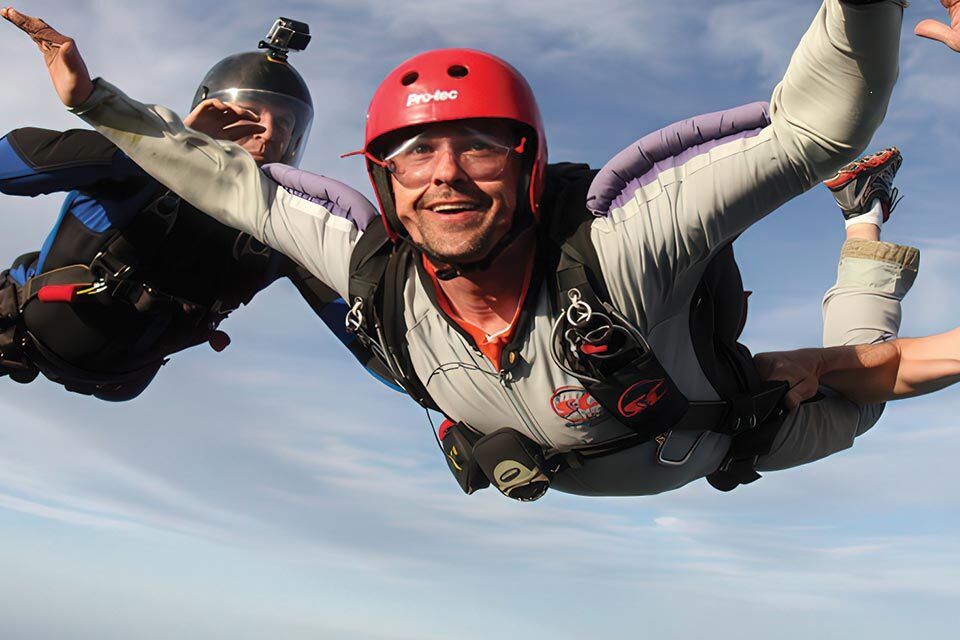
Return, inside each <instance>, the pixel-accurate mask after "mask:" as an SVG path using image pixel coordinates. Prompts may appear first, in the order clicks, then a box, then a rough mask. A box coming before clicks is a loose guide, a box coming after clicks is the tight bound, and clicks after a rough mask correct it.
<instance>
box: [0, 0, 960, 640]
mask: <svg viewBox="0 0 960 640" xmlns="http://www.w3.org/2000/svg"><path fill="white" fill-rule="evenodd" d="M264 6H265V5H264V4H263V3H253V2H247V1H246V0H238V1H237V2H232V3H229V4H228V5H221V4H219V3H217V4H214V3H210V2H196V1H195V2H189V3H188V2H184V1H182V0H172V1H169V2H163V3H149V4H140V3H136V4H133V3H118V2H112V1H108V0H100V1H78V2H75V3H73V4H72V6H71V7H70V8H69V9H64V8H63V3H59V2H52V1H50V2H46V1H43V2H25V3H24V4H22V5H20V6H19V8H20V9H22V10H23V11H25V12H27V13H31V14H34V15H40V16H42V17H44V18H46V19H47V20H48V21H49V22H51V23H52V24H54V25H56V26H59V27H60V28H62V30H63V31H64V32H66V33H69V34H71V35H73V36H75V37H76V39H77V41H78V43H79V45H80V48H81V51H83V53H84V55H85V57H86V59H87V61H88V64H89V66H90V69H91V71H92V72H93V73H94V74H98V75H103V76H104V77H106V78H107V79H109V80H111V81H112V82H114V83H115V84H117V85H118V86H120V87H121V88H123V89H124V90H125V91H127V92H128V93H129V94H130V95H132V96H134V97H136V98H138V99H141V100H143V101H147V102H156V103H160V104H164V105H166V106H169V107H172V108H174V109H177V110H179V111H181V112H182V111H183V110H184V109H185V108H186V106H187V105H188V103H189V100H190V98H191V97H192V95H193V92H194V89H195V85H196V83H197V82H198V81H199V78H200V77H201V76H202V75H203V72H204V71H205V70H206V68H207V67H209V66H210V65H212V64H213V63H214V62H216V61H217V60H218V59H219V58H220V57H222V56H223V55H226V54H227V53H233V52H235V51H239V50H244V49H248V48H252V46H253V45H255V44H256V42H257V40H258V39H259V38H260V37H262V36H263V34H264V32H265V30H266V28H267V27H268V26H269V24H270V22H271V21H272V20H273V18H274V17H276V16H277V15H286V16H289V17H294V18H297V19H300V20H305V21H307V22H309V23H310V25H311V28H312V32H313V34H314V40H313V43H312V44H311V45H310V47H309V49H308V50H307V51H306V52H305V53H303V54H298V55H297V56H296V57H295V64H296V65H297V66H298V68H299V69H300V70H301V71H302V73H303V75H304V76H305V78H306V79H307V81H308V82H309V83H310V85H311V87H312V89H313V94H314V100H315V103H316V109H317V117H316V119H315V122H314V129H313V132H312V135H311V144H310V149H309V151H308V153H307V155H306V158H305V161H304V163H303V167H304V168H307V169H311V170H314V171H317V172H320V173H324V174H326V175H329V176H332V177H335V178H338V179H341V180H344V181H346V182H349V183H351V184H353V185H355V186H357V187H358V188H360V189H362V190H363V191H364V192H365V193H368V194H369V188H368V186H367V182H366V178H365V176H364V175H363V168H362V163H361V162H360V161H359V160H356V159H353V160H350V159H348V160H340V159H338V155H339V154H340V153H342V152H344V151H350V150H353V149H356V148H358V147H359V146H360V145H361V140H362V124H363V114H364V112H365V108H366V103H367V101H368V100H369V97H370V95H371V94H372V92H373V89H374V87H375V86H376V84H377V82H378V81H379V80H380V79H381V78H382V77H383V76H384V75H385V74H386V73H387V71H389V70H390V69H391V68H393V66H395V65H396V64H398V63H399V62H400V61H402V60H403V59H405V58H406V57H408V56H409V55H412V54H414V53H417V52H419V51H421V50H424V49H430V48H435V47H442V46H470V47H476V48H482V49H487V50H490V51H492V52H495V53H497V54H499V55H501V56H503V57H504V58H506V59H507V60H509V61H511V62H512V63H513V64H514V65H515V66H517V67H518V68H519V69H520V70H521V71H522V72H523V73H524V74H525V75H526V76H527V77H528V79H529V80H530V82H531V84H532V86H533V88H534V90H535V92H536V93H537V95H538V97H539V99H540V103H541V108H542V110H543V112H544V117H545V121H546V127H547V132H548V136H549V139H550V149H551V156H552V159H554V160H577V161H588V162H591V163H592V164H594V165H600V164H602V163H603V162H605V161H606V160H607V159H608V158H609V157H611V156H612V155H614V154H615V153H616V152H617V151H619V150H620V149H621V148H622V147H624V146H625V145H627V144H628V143H629V142H631V141H632V140H634V139H636V138H639V137H640V136H641V135H643V134H645V133H647V132H649V131H651V130H654V129H656V128H659V127H661V126H664V125H666V124H669V123H670V122H672V121H674V120H677V119H680V118H685V117H688V116H691V115H695V114H698V113H703V112H706V111H713V110H717V109H722V108H727V107H731V106H735V105H739V104H742V103H745V102H751V101H754V100H761V99H766V98H767V97H768V96H769V94H770V91H771V89H772V87H773V85H774V84H775V82H776V80H777V79H778V77H779V76H780V74H782V72H783V70H784V68H785V66H786V64H787V61H788V60H789V56H790V53H791V51H792V48H793V46H794V45H795V44H796V42H797V40H798V39H799V38H800V36H801V34H802V32H803V31H804V29H805V28H806V25H807V24H809V21H810V19H811V18H812V17H813V15H814V13H815V12H816V6H817V4H816V3H815V2H802V3H801V2H797V3H784V2H782V0H741V1H730V2H723V3H705V2H702V0H676V1H674V2H670V3H664V2H654V1H652V0H596V1H595V2H589V3H583V2H578V1H575V0H553V1H552V2H545V1H541V0H536V1H533V0H528V1H525V2H522V3H520V2H511V1H508V0H486V1H484V2H479V1H474V0H470V1H449V0H407V1H406V2H402V3H397V2H383V1H380V0H376V1H375V0H349V1H348V0H328V1H326V2H323V3H314V2H298V3H281V4H277V5H276V6H275V7H274V8H269V9H265V8H264ZM941 13H942V9H941V8H940V6H939V3H937V2H934V1H933V0H916V1H915V2H914V3H913V7H912V8H911V9H909V10H908V13H907V18H906V33H905V35H904V46H903V53H902V70H901V80H900V83H899V85H898V88H897V90H896V93H895V95H894V99H893V102H892V104H891V107H890V111H889V114H888V117H887V120H886V123H885V124H884V126H883V127H882V128H881V129H880V131H879V132H878V133H877V135H876V137H875V139H874V144H873V145H872V146H874V147H880V146H887V145H890V144H897V145H899V146H900V147H901V148H902V149H903V152H904V155H905V157H906V163H905V165H904V168H903V169H902V171H901V174H900V177H899V178H898V181H897V183H898V185H899V186H900V187H901V188H902V190H903V192H904V193H905V194H906V196H907V197H906V199H905V200H904V202H903V204H902V205H901V208H900V209H899V210H898V211H897V212H896V213H895V216H894V220H893V222H892V223H890V224H889V225H888V226H887V228H886V230H885V237H887V238H888V239H890V240H896V241H901V242H909V243H912V244H915V245H917V246H919V247H920V248H921V250H922V253H923V258H922V266H921V274H920V277H919V279H918V282H917V285H916V287H915V289H914V291H913V292H912V293H911V295H910V297H909V299H908V302H907V304H906V311H905V322H904V329H903V333H904V335H918V334H924V333H930V332H933V331H939V330H944V329H946V328H950V327H952V326H954V325H955V324H956V319H957V318H958V317H960V304H958V303H957V298H956V296H955V293H954V292H956V291H957V290H958V289H960V283H958V282H956V278H955V274H956V273H957V271H958V269H960V253H958V252H957V251H956V249H955V246H956V244H957V242H958V240H960V221H958V220H957V219H956V216H955V203H954V202H953V198H954V197H955V195H954V194H955V191H956V189H955V184H956V176H955V175H954V171H953V169H954V165H955V157H956V149H957V147H958V145H960V139H958V138H960V133H958V131H957V130H956V128H955V126H954V121H955V118H956V105H957V104H958V103H960V83H958V79H957V78H958V74H957V69H958V68H960V56H958V55H957V54H953V53H952V52H949V51H948V50H947V49H945V48H943V47H942V46H939V45H936V44H934V43H930V42H927V41H920V40H918V39H916V38H914V37H913V36H912V35H910V31H911V30H912V25H913V24H914V23H915V22H916V21H918V20H919V19H921V18H923V17H928V16H933V17H940V14H941ZM0 26H2V25H0ZM0 55H2V59H3V60H4V61H5V64H4V74H3V82H5V83H6V87H7V88H6V89H5V90H4V91H2V92H0V119H2V122H3V126H4V128H5V129H11V128H14V127H17V126H24V125H33V126H45V127H51V128H66V127H74V126H82V125H81V123H80V122H79V120H76V119H75V118H74V117H73V116H71V115H70V114H68V113H66V112H65V111H63V110H62V109H61V108H59V106H58V103H57V101H56V98H55V96H54V95H53V92H52V90H51V89H50V87H49V86H48V81H47V79H46V74H45V71H44V70H43V67H42V62H41V60H40V56H39V54H38V53H37V52H36V50H35V49H34V47H33V45H32V44H31V43H30V42H29V41H28V40H26V39H25V38H24V37H23V36H21V34H19V33H17V32H15V31H14V30H13V29H12V28H9V27H7V28H4V29H0ZM58 206H59V198H58V197H55V196H50V197H43V198H37V199H35V200H25V199H16V198H10V197H4V198H2V215H3V216H4V218H5V219H6V220H7V221H8V223H9V224H8V226H7V227H6V228H5V229H4V232H3V233H2V234H0V256H6V257H5V258H4V260H5V261H9V260H12V259H13V258H14V257H15V256H16V255H19V254H20V253H23V252H26V251H28V250H31V249H34V248H37V247H38V246H39V245H40V243H41V242H42V239H43V238H44V236H45V235H46V232H47V230H48V229H49V227H50V226H51V225H52V223H53V221H54V219H55V215H56V212H57V210H58ZM839 218H840V216H839V213H838V211H837V209H836V208H835V207H834V205H833V203H832V200H831V198H830V197H829V195H828V194H827V192H826V191H825V190H824V189H822V188H821V189H815V190H814V191H813V192H811V193H809V194H807V195H805V196H802V197H800V198H798V199H796V200H794V201H793V202H791V203H790V204H788V205H787V206H786V207H784V208H783V209H781V210H780V211H778V212H777V213H776V214H774V215H773V216H771V217H770V218H768V219H767V220H765V221H763V222H762V223H761V224H759V225H757V226H756V227H755V228H754V229H752V230H751V231H749V232H748V233H747V234H745V235H744V237H743V238H741V239H740V240H739V241H738V245H737V252H738V255H739V257H740V263H741V268H742V270H743V273H744V280H745V281H746V284H747V287H748V288H750V289H753V290H754V291H755V292H756V293H755V294H754V296H753V298H751V317H750V320H749V324H748V326H747V331H746V334H745V342H746V343H747V344H748V345H750V346H751V347H752V348H753V349H754V351H761V350H766V349H774V348H790V347H800V346H811V345H815V344H817V343H818V341H819V326H820V319H819V303H820V297H821V295H822V293H823V291H824V290H825V289H826V288H827V287H828V286H829V285H830V284H831V282H832V278H833V276H834V273H835V269H836V255H837V252H838V249H839V246H840V243H841V240H842V224H841V223H840V219H839ZM224 328H226V329H227V330H228V331H229V332H230V334H231V335H232V337H233V339H234V343H233V345H232V346H231V347H230V348H229V349H227V350H226V351H225V352H224V353H222V354H215V353H214V352H212V351H210V350H207V349H200V348H198V349H194V350H192V351H190V352H187V353H184V354H180V355H179V356H177V357H175V358H174V359H173V360H172V361H171V363H170V364H169V365H167V366H166V367H165V368H164V370H163V371H162V372H161V374H160V376H159V377H158V378H157V380H156V382H155V383H154V385H153V386H152V387H151V388H150V389H149V390H148V392H147V393H145V394H144V395H143V396H142V397H141V398H139V399H138V400H136V401H135V402H132V403H126V404H120V405H111V404H106V403H102V402H99V401H96V400H92V399H89V398H85V397H80V396H74V395H72V394H68V393H66V392H64V391H63V390H62V389H61V388H59V387H57V386H55V385H52V384H50V383H47V382H45V381H38V382H36V383H34V384H31V385H28V386H20V385H16V384H14V383H12V382H10V381H9V380H7V379H0V399H2V401H3V409H2V413H0V416H2V418H0V576H3V579H0V637H4V638H30V639H33V640H48V639H50V640H53V639H60V638H71V639H80V640H87V639H91V640H92V639H98V640H102V639H113V638H117V639H120V638H134V637H135V638H144V639H147V640H152V639H154V638H156V639H160V638H171V637H176V638H204V639H207V638H210V639H216V640H219V639H227V638H230V639H247V638H250V639H253V638H284V639H287V638H290V639H300V638H331V639H335V640H339V639H353V638H362V639H372V640H381V639H382V640H413V639H417V640H420V639H431V638H437V639H439V638H448V637H453V636H456V637H458V638H464V639H482V638H489V637H492V636H493V635H494V634H497V635H502V634H510V635H517V636H525V637H531V638H559V639H568V638H569V639H573V638H581V637H586V636H588V635H590V636H594V637H621V636H626V635H628V634H629V635H631V636H638V635H643V636H644V637H668V638H674V637H680V638H684V637H693V636H698V637H699V636H702V635H703V634H704V633H705V632H706V633H709V634H711V635H712V636H713V637H715V638H717V639H718V640H726V639H728V638H731V639H732V638H739V637H742V635H743V634H744V633H747V634H749V635H750V636H764V635H767V636H775V637H778V638H784V639H787V640H789V639H793V638H806V637H810V636H813V635H816V636H818V637H822V638H841V637H842V638H849V637H867V636H869V637H873V638H877V639H884V638H902V637H905V636H907V635H908V634H909V635H910V636H911V637H914V636H921V635H926V636H931V637H946V636H947V635H948V634H950V635H952V632H953V631H954V627H955V621H956V613H955V603H956V601H957V598H958V596H960V578H958V576H960V571H958V569H960V539H958V537H957V535H956V531H957V528H958V525H960V509H958V507H960V497H958V495H957V492H956V491H955V490H954V487H955V485H956V484H957V482H958V481H960V474H958V471H957V466H956V464H955V460H956V457H957V455H958V453H960V432H958V425H957V421H956V419H955V418H954V416H955V413H954V411H955V407H956V406H957V401H958V399H960V395H958V392H957V391H955V390H948V391H945V392H943V393H940V394H938V395H935V396H931V397H928V398H923V399H917V400H911V401H905V402H901V403H897V404H895V405H891V406H889V407H888V409H887V412H886V415H885V416H884V418H883V419H882V420H881V422H880V424H879V425H878V426H877V427H875V428H874V429H873V430H872V431H871V432H869V433H868V434H867V435H866V436H864V437H863V438H861V440H860V441H859V442H858V443H857V445H856V446H855V447H854V448H853V449H852V450H850V451H847V452H844V453H841V454H839V455H836V456H834V457H833V458H831V459H828V460H825V461H822V462H819V463H816V464H814V465H810V466H807V467H805V468H801V469H795V470H791V471H786V472H780V473H772V474H768V475H767V477H765V478H764V479H763V480H762V481H760V482H758V483H756V484H754V485H752V486H749V487H745V488H741V489H738V490H737V491H735V492H733V493H732V494H720V493H718V492H716V491H714V490H713V489H711V488H710V487H708V486H707V485H706V483H704V482H698V483H694V484H692V485H690V486H688V487H685V488H683V489H682V490H679V491H676V492H673V493H669V494H665V495H662V496H655V497H646V498H630V499H595V498H594V499H591V498H579V497H574V496H566V495H562V494H560V493H557V492H553V493H550V494H548V495H547V496H546V497H545V498H544V499H543V500H541V501H539V502H537V503H534V504H516V503H513V502H512V501H508V500H506V499H504V498H502V497H501V496H499V494H495V493H493V492H491V491H486V492H482V493H479V494H476V495H474V496H469V497H467V496H463V495H462V494H461V493H460V490H459V488H458V487H457V485H456V484H455V482H454V481H453V479H452V478H451V477H450V476H449V474H448V472H447V471H446V467H445V465H444V463H443V460H442V458H441V456H440V454H439V452H438V451H437V449H436V445H435V443H434V441H433V438H432V436H431V435H430V433H429V431H428V425H427V423H426V420H425V419H424V416H423V413H422V412H421V411H419V410H418V409H416V407H414V406H413V405H412V403H410V402H409V401H405V400H404V399H403V398H402V397H401V396H399V395H397V394H394V393H392V392H389V391H387V390H385V389H384V388H382V386H380V385H379V384H378V383H376V382H374V381H373V380H371V379H370V378H369V377H368V376H367V375H366V374H364V373H363V372H362V371H360V370H359V368H358V367H357V366H355V365H354V364H353V363H352V361H351V360H350V359H349V358H348V357H347V356H346V354H345V353H344V352H343V351H342V349H340V348H338V346H337V344H336V342H335V341H334V339H333V338H332V336H330V335H328V333H327V331H326V329H325V328H323V326H322V325H321V324H320V322H319V321H318V320H316V319H315V318H313V317H311V315H310V313H309V311H308V309H307V308H306V307H305V305H304V304H303V303H302V302H301V301H299V300H298V298H297V295H296V293H295V292H294V291H293V289H292V288H291V287H288V286H285V285H279V286H275V287H273V288H272V289H271V290H269V291H266V292H264V293H263V294H261V295H260V296H258V297H257V299H255V300H254V302H253V304H251V305H250V306H249V307H247V308H245V309H243V310H241V311H240V312H238V313H237V314H235V317H233V318H231V319H230V320H229V321H228V323H227V324H226V325H225V327H224ZM744 625H746V626H745V627H744Z"/></svg>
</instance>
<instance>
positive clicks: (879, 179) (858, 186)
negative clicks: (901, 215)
mask: <svg viewBox="0 0 960 640" xmlns="http://www.w3.org/2000/svg"><path fill="white" fill-rule="evenodd" d="M901 164H903V156H901V155H900V150H899V149H897V148H896V147H890V148H889V149H884V150H883V151H878V152H877V153H873V154H870V155H867V156H863V157H862V158H860V159H859V160H854V161H853V162H851V163H850V164H848V165H845V166H843V167H841V168H840V170H839V171H837V174H836V175H835V176H833V177H832V178H830V179H829V180H826V181H825V182H824V183H823V184H825V185H826V186H827V188H829V189H830V191H832V192H833V197H834V198H835V199H836V201H837V204H839V205H840V208H841V209H842V210H843V217H844V218H845V219H847V220H849V219H851V218H855V217H856V216H859V215H862V214H864V213H866V212H868V211H870V209H871V207H872V206H873V201H874V199H876V200H879V201H880V206H881V207H882V208H883V221H884V222H886V221H887V220H888V219H889V218H890V214H891V213H892V212H893V209H894V207H896V206H897V203H898V202H900V198H899V197H898V196H899V194H900V192H899V191H898V190H897V188H896V187H894V186H893V177H894V176H895V175H897V170H898V169H899V168H900V165H901Z"/></svg>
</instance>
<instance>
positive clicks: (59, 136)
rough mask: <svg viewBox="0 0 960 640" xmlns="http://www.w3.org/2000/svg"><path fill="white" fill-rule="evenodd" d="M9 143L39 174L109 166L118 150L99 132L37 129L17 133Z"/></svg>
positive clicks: (9, 139) (11, 134) (13, 132)
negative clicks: (100, 164) (75, 168)
mask: <svg viewBox="0 0 960 640" xmlns="http://www.w3.org/2000/svg"><path fill="white" fill-rule="evenodd" d="M7 141H8V142H9V143H10V146H12V147H13V149H14V150H15V151H16V152H17V155H19V156H20V158H21V159H22V160H23V161H24V162H25V163H26V164H27V165H28V166H29V167H30V168H31V169H34V170H36V171H52V170H55V169H69V168H70V167H75V166H89V165H91V164H98V163H103V164H110V163H111V162H113V158H114V156H115V155H116V153H117V147H116V145H114V144H113V143H112V142H110V141H109V140H107V139H106V138H104V137H103V136H102V135H100V134H99V133H97V132H96V131H89V130H87V129H70V130H69V131H62V132H61V131H52V130H50V129H39V128H37V127H24V128H22V129H15V130H13V131H11V132H10V133H8V134H7Z"/></svg>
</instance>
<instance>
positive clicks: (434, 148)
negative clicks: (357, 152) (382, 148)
mask: <svg viewBox="0 0 960 640" xmlns="http://www.w3.org/2000/svg"><path fill="white" fill-rule="evenodd" d="M526 143H527V139H526V138H521V139H520V142H519V144H515V143H513V142H512V141H511V140H510V139H509V138H508V137H505V136H498V135H495V134H491V133H487V132H484V131H479V130H477V129H465V130H464V131H463V132H462V133H458V134H457V135H447V134H440V133H431V132H430V131H424V132H422V133H419V134H417V135H415V136H413V137H412V138H409V139H408V140H405V141H403V142H401V143H400V144H398V145H396V146H395V147H394V148H393V149H392V150H391V151H389V152H387V153H386V154H384V155H383V156H382V157H380V158H378V157H376V156H374V155H373V154H371V153H369V152H364V154H363V155H364V156H366V158H367V159H368V160H370V161H371V162H373V163H374V164H376V165H379V166H381V167H383V168H385V169H386V170H387V171H389V172H390V173H391V174H392V175H393V176H394V178H396V180H397V182H399V183H400V184H401V185H402V186H403V187H405V188H407V189H419V188H421V187H425V186H426V185H427V184H429V183H430V181H431V180H432V179H433V176H434V173H435V171H436V168H437V164H438V163H439V162H440V160H441V158H444V157H445V156H446V155H447V154H450V155H451V156H452V157H453V160H454V162H456V163H457V166H459V167H460V169H461V170H462V171H463V172H464V173H465V174H466V175H467V176H469V178H470V179H471V180H476V181H478V182H483V181H489V180H496V179H497V178H499V177H500V175H501V174H502V173H503V170H504V169H505V168H506V166H507V163H508V162H509V160H510V157H511V155H512V154H516V155H518V156H519V155H521V154H523V150H524V147H525V146H526Z"/></svg>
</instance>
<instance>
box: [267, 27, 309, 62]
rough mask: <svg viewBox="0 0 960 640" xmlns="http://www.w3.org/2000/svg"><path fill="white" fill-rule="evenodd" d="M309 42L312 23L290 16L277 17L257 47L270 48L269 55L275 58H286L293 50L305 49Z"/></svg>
mask: <svg viewBox="0 0 960 640" xmlns="http://www.w3.org/2000/svg"><path fill="white" fill-rule="evenodd" d="M308 44H310V25H308V24H307V23H306V22H299V21H297V20H291V19H290V18H277V19H276V20H275V21H274V23H273V26H271V27H270V31H268V32H267V36H266V38H265V39H264V40H261V41H260V43H259V44H257V48H259V49H270V54H269V55H270V57H271V58H274V59H275V60H286V59H287V55H289V53H290V52H291V51H303V50H304V49H306V48H307V45H308Z"/></svg>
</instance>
